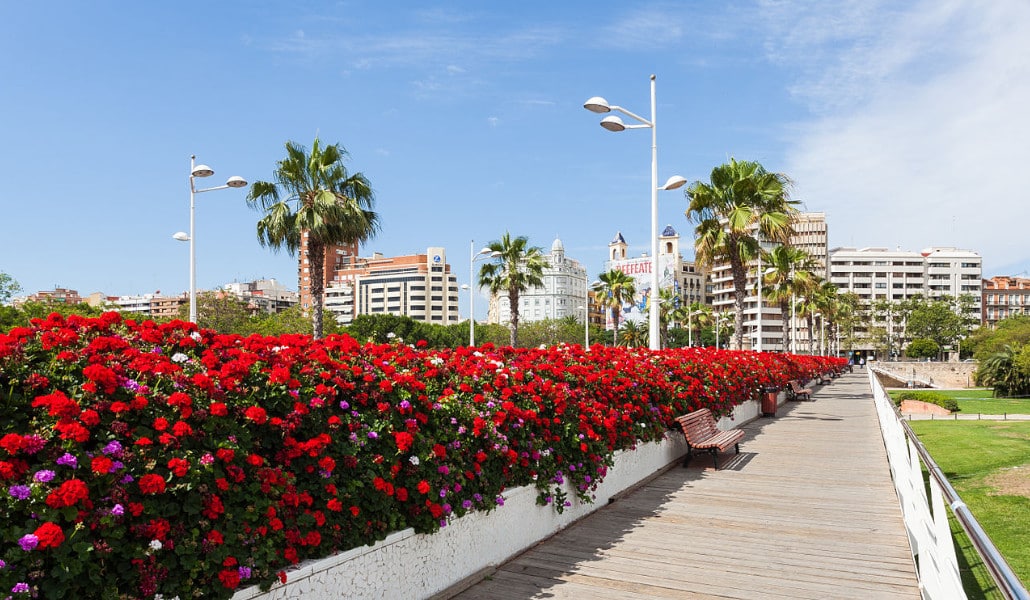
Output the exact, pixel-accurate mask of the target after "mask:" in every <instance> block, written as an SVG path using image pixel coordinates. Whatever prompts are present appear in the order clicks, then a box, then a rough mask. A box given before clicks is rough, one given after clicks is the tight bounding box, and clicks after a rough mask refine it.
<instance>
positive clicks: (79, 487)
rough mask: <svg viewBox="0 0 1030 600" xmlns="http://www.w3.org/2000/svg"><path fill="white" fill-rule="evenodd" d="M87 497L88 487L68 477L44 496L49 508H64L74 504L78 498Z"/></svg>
mask: <svg viewBox="0 0 1030 600" xmlns="http://www.w3.org/2000/svg"><path fill="white" fill-rule="evenodd" d="M86 498H89V488H88V487H86V484H85V483H84V482H82V481H81V480H78V479H69V480H68V481H65V482H64V483H62V484H61V487H59V488H57V489H56V490H54V491H52V492H50V495H48V496H47V498H46V503H47V506H49V507H51V508H64V507H65V506H74V505H75V504H77V503H78V502H79V501H80V500H85V499H86Z"/></svg>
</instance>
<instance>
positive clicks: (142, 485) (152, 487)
mask: <svg viewBox="0 0 1030 600" xmlns="http://www.w3.org/2000/svg"><path fill="white" fill-rule="evenodd" d="M139 491H140V492H141V493H144V494H162V493H164V491H165V479H164V477H161V476H160V475H155V474H153V473H147V474H146V475H144V476H143V477H140V478H139Z"/></svg>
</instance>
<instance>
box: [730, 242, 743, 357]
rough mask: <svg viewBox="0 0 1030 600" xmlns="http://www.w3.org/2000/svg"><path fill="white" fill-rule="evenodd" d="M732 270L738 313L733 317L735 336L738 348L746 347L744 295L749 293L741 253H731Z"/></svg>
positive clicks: (734, 298)
mask: <svg viewBox="0 0 1030 600" xmlns="http://www.w3.org/2000/svg"><path fill="white" fill-rule="evenodd" d="M730 272H731V273H732V274H733V296H734V297H733V308H734V310H735V311H736V314H735V315H734V317H733V326H734V327H735V328H736V331H734V332H733V338H734V340H735V342H736V346H737V350H743V349H744V296H745V295H746V294H747V270H746V268H745V266H744V263H743V261H741V260H740V255H739V254H737V253H736V252H733V253H731V254H730Z"/></svg>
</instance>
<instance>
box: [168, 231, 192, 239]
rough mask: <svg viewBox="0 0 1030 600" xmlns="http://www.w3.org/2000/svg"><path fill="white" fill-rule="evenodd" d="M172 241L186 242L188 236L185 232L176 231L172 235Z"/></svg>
mask: <svg viewBox="0 0 1030 600" xmlns="http://www.w3.org/2000/svg"><path fill="white" fill-rule="evenodd" d="M172 239H176V240H179V241H180V242H188V241H190V234H188V233H186V232H185V231H177V232H175V233H174V234H172Z"/></svg>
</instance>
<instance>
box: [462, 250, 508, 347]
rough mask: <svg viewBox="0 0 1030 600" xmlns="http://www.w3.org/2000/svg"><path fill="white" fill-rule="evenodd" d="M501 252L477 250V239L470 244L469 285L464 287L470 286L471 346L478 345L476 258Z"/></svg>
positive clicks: (496, 254) (497, 254)
mask: <svg viewBox="0 0 1030 600" xmlns="http://www.w3.org/2000/svg"><path fill="white" fill-rule="evenodd" d="M500 255H501V253H500V252H497V251H494V250H490V249H489V248H483V249H481V250H480V251H479V252H476V240H472V241H471V243H470V244H469V285H463V286H461V287H462V288H468V291H469V346H475V345H476V267H475V265H476V259H477V258H482V257H484V256H490V257H494V256H500Z"/></svg>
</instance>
